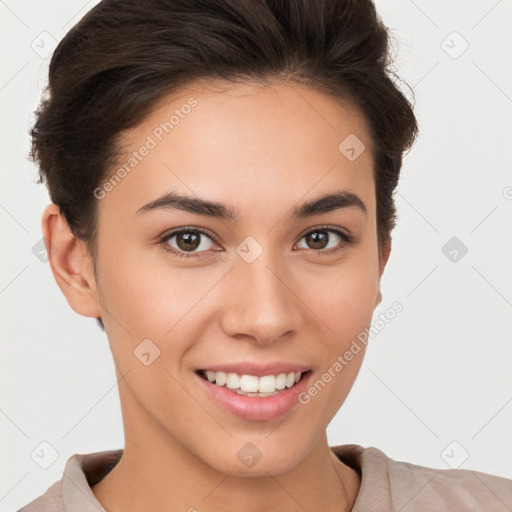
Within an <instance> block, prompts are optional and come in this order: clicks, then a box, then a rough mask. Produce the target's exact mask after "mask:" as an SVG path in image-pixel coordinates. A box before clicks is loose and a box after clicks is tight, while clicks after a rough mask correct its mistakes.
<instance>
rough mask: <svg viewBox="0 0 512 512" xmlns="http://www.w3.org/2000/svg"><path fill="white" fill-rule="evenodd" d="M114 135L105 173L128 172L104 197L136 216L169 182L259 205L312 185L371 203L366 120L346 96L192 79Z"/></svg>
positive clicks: (296, 87) (315, 191) (171, 185)
mask: <svg viewBox="0 0 512 512" xmlns="http://www.w3.org/2000/svg"><path fill="white" fill-rule="evenodd" d="M119 141H120V143H121V146H122V147H123V154H122V156H121V158H120V160H119V161H118V162H117V165H116V166H115V168H113V169H112V172H113V173H115V172H116V171H117V170H119V169H121V168H122V167H124V168H125V171H126V172H124V173H122V174H124V177H123V179H122V180H118V181H119V183H118V184H116V186H115V187H113V190H112V191H111V192H109V194H108V201H106V202H105V203H110V204H111V205H112V206H113V207H115V205H116V203H117V205H118V206H120V205H121V204H123V205H124V206H125V207H128V208H129V209H130V211H131V213H133V214H135V212H136V211H137V209H138V208H139V207H140V206H141V205H142V204H143V203H145V202H147V201H149V200H151V199H155V197H157V196H160V195H162V193H163V192H168V191H173V190H174V191H179V192H182V193H183V192H186V193H189V194H191V195H194V194H195V195H199V196H201V197H205V198H208V199H211V200H217V201H219V202H224V203H225V202H227V201H228V202H231V203H233V204H234V203H238V204H237V205H235V207H236V206H240V208H241V209H243V207H244V204H247V205H249V204H250V203H249V202H248V198H249V196H250V195H251V194H252V195H253V196H257V197H258V199H259V203H257V204H259V205H260V206H261V208H266V206H267V205H266V204H264V203H261V200H262V198H263V197H266V198H268V201H280V202H282V203H283V202H284V201H285V200H286V199H287V198H288V199H289V201H290V202H291V203H294V202H296V201H297V200H299V199H300V198H302V197H304V196H306V195H307V194H308V192H309V191H311V193H313V194H316V195H318V193H320V192H325V191H326V190H331V189H333V188H336V189H340V188H344V189H347V190H351V191H353V192H357V194H358V195H360V196H361V195H362V196H365V197H366V201H365V203H367V206H368V209H369V210H371V209H372V203H373V194H374V181H373V157H372V141H371V140H370V136H369V130H368V125H367V123H366V120H365V119H364V117H363V116H362V115H361V114H360V113H359V112H358V111H357V110H356V109H354V108H353V107H352V106H351V105H350V104H348V103H347V102H344V101H343V100H341V99H338V98H334V97H332V96H328V95H325V94H323V93H321V92H318V91H316V90H314V89H311V88H307V87H304V86H300V85H297V84H290V83H281V82H277V83H272V84H270V85H269V84H267V85H262V84H227V83H225V82H209V83H208V84H207V87H205V86H204V84H201V85H200V84H199V83H198V84H196V85H195V86H194V85H193V86H189V87H187V88H183V89H181V90H180V91H178V92H175V93H173V94H171V95H168V96H165V97H164V98H162V99H161V100H160V101H159V102H158V103H157V105H156V106H155V107H154V108H153V109H152V112H151V113H150V114H149V115H148V116H147V117H146V119H145V120H144V121H143V122H142V123H140V124H139V125H138V126H136V127H135V128H133V129H131V130H129V131H127V132H125V133H123V134H121V136H120V139H119ZM104 206H105V207H106V206H107V204H104ZM250 206H251V207H254V206H255V204H250ZM102 207H103V206H102ZM240 208H237V209H240ZM125 209H126V208H125Z"/></svg>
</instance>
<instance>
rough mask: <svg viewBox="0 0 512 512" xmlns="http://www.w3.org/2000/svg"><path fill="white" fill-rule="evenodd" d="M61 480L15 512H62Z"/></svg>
mask: <svg viewBox="0 0 512 512" xmlns="http://www.w3.org/2000/svg"><path fill="white" fill-rule="evenodd" d="M64 510H65V509H64V504H63V502H62V480H59V481H58V482H55V483H54V484H53V485H51V486H50V487H49V488H48V489H47V491H46V492H45V493H44V494H42V495H41V496H39V497H37V498H36V499H35V500H33V501H31V502H30V503H28V504H27V505H25V506H24V507H23V508H20V509H19V510H18V511H17V512H64Z"/></svg>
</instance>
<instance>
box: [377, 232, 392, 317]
mask: <svg viewBox="0 0 512 512" xmlns="http://www.w3.org/2000/svg"><path fill="white" fill-rule="evenodd" d="M390 253H391V237H390V238H388V240H387V241H386V242H385V243H384V245H383V247H382V252H379V292H378V293H377V298H376V299H375V307H377V306H378V305H379V304H380V303H381V301H382V293H381V291H380V278H381V277H382V274H383V272H384V268H385V267H386V263H387V262H388V259H389V255H390Z"/></svg>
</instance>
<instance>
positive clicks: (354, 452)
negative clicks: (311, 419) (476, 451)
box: [333, 445, 512, 512]
mask: <svg viewBox="0 0 512 512" xmlns="http://www.w3.org/2000/svg"><path fill="white" fill-rule="evenodd" d="M333 451H334V453H336V455H337V456H338V457H339V458H340V460H341V461H342V462H344V463H346V464H348V465H350V466H352V467H354V465H355V466H356V467H355V468H354V469H357V470H358V471H359V472H360V474H361V488H360V490H359V494H360V496H358V499H357V500H356V505H358V504H359V503H358V502H359V500H360V502H361V504H364V505H365V506H366V501H365V500H367V497H370V498H371V500H372V501H375V502H377V501H378V502H380V503H387V506H388V507H389V510H401V511H402V512H408V511H413V510H414V511H415V512H423V511H425V512H426V511H431V510H437V511H450V512H454V511H457V510H460V511H473V510H474V511H477V510H478V511H481V510H485V511H486V512H501V511H503V512H507V511H508V512H510V510H512V480H509V479H507V478H502V477H499V476H494V475H489V474H487V473H482V472H479V471H472V470H469V469H435V468H430V467H426V466H420V465H418V464H412V463H409V462H403V461H397V460H393V459H391V458H390V457H388V456H387V455H386V454H385V453H383V452H382V451H381V450H378V449H377V448H374V447H369V448H363V447H361V446H358V445H344V446H337V447H334V448H333ZM368 503H369V502H368ZM358 510H364V508H363V507H361V508H360V509H359V508H358V507H354V512H356V511H358ZM372 510H373V509H372ZM375 510H380V508H379V507H377V508H375ZM383 510H384V509H383Z"/></svg>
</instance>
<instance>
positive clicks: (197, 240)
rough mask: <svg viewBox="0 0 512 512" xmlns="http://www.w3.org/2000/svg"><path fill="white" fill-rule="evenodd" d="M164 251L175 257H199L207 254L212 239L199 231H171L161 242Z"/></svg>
mask: <svg viewBox="0 0 512 512" xmlns="http://www.w3.org/2000/svg"><path fill="white" fill-rule="evenodd" d="M160 243H161V244H163V245H164V249H165V250H166V251H168V252H171V253H174V254H175V255H177V256H200V255H201V253H206V252H208V251H209V250H210V249H211V248H212V246H213V245H214V242H213V240H212V238H211V237H210V236H209V235H207V234H206V233H205V232H203V231H201V230H199V229H191V228H185V229H181V230H178V231H173V232H172V233H169V234H168V235H166V236H165V237H164V238H163V239H162V240H161V241H160Z"/></svg>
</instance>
